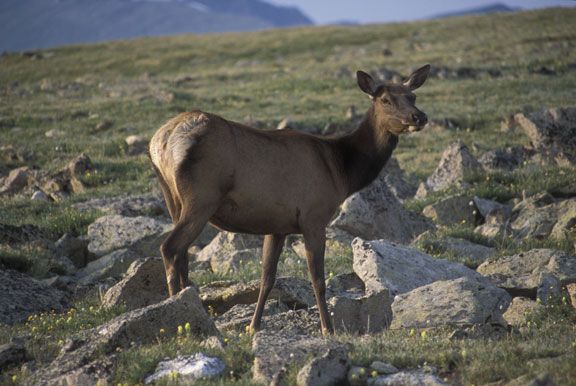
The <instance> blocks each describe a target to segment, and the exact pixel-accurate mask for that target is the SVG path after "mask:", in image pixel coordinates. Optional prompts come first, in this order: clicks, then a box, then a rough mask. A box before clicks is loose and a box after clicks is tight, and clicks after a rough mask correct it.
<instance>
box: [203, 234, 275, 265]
mask: <svg viewBox="0 0 576 386" xmlns="http://www.w3.org/2000/svg"><path fill="white" fill-rule="evenodd" d="M263 242H264V237H263V236H255V235H247V234H242V233H232V232H220V233H218V235H216V237H214V238H213V239H212V241H211V242H210V244H208V245H207V246H206V247H204V249H202V251H200V253H199V254H198V256H197V257H196V260H197V261H209V262H210V266H211V267H212V270H213V271H214V272H221V273H226V272H229V271H230V270H232V271H236V270H238V269H240V268H241V267H242V266H244V265H245V264H247V263H248V262H251V263H252V264H255V263H256V262H257V261H258V259H260V256H261V255H262V244H263Z"/></svg>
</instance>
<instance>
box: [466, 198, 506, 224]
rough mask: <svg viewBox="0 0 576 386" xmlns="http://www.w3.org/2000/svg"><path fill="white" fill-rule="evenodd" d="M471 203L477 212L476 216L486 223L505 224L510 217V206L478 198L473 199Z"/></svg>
mask: <svg viewBox="0 0 576 386" xmlns="http://www.w3.org/2000/svg"><path fill="white" fill-rule="evenodd" d="M473 202H474V205H475V207H476V209H477V210H478V214H479V215H480V216H482V218H483V219H484V221H485V222H487V223H495V222H498V223H505V222H507V221H508V219H509V218H510V216H511V215H512V207H511V206H510V205H505V204H501V203H499V202H496V201H492V200H486V199H483V198H479V197H474V199H473Z"/></svg>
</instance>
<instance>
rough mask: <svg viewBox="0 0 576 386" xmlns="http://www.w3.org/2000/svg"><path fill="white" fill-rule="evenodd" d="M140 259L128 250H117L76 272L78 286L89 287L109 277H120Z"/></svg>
mask: <svg viewBox="0 0 576 386" xmlns="http://www.w3.org/2000/svg"><path fill="white" fill-rule="evenodd" d="M139 257H140V255H139V254H137V253H136V252H133V251H131V250H129V249H119V250H117V251H114V252H112V253H109V254H107V255H105V256H102V257H100V258H98V259H96V260H94V261H91V262H90V263H88V265H86V267H84V268H82V269H80V270H79V271H78V272H76V277H77V278H78V284H79V285H91V284H94V283H96V282H98V281H99V280H103V279H106V278H109V277H120V276H122V275H123V274H124V273H126V271H127V270H128V268H129V267H130V265H131V264H132V263H133V262H134V261H135V260H136V259H138V258H139Z"/></svg>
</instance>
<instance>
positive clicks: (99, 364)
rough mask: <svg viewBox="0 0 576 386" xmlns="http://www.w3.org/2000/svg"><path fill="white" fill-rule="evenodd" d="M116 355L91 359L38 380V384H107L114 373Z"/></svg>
mask: <svg viewBox="0 0 576 386" xmlns="http://www.w3.org/2000/svg"><path fill="white" fill-rule="evenodd" d="M117 360H118V355H117V354H113V355H110V356H105V357H104V358H100V359H97V360H95V361H92V362H90V363H88V364H86V365H84V366H81V367H79V368H77V369H74V370H72V371H70V372H67V373H65V374H63V375H60V376H57V377H56V378H52V379H49V380H47V382H46V381H45V380H41V381H39V384H40V385H42V384H44V383H43V382H46V383H45V384H46V385H49V386H93V385H97V384H104V385H106V384H109V382H110V381H111V380H112V376H113V375H114V370H115V368H116V362H117Z"/></svg>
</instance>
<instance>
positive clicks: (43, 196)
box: [30, 190, 51, 201]
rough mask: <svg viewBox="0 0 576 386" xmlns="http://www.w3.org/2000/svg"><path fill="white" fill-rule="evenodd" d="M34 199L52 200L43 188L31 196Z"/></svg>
mask: <svg viewBox="0 0 576 386" xmlns="http://www.w3.org/2000/svg"><path fill="white" fill-rule="evenodd" d="M30 200H32V201H50V200H51V199H50V197H49V196H48V195H47V194H46V193H44V192H43V191H42V190H37V191H35V192H34V193H33V194H32V197H31V198H30Z"/></svg>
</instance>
